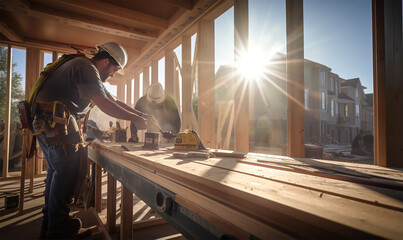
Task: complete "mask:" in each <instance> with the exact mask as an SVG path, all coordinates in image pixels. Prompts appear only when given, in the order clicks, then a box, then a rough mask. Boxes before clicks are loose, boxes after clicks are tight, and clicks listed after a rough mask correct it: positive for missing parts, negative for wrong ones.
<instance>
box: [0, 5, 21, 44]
mask: <svg viewBox="0 0 403 240" xmlns="http://www.w3.org/2000/svg"><path fill="white" fill-rule="evenodd" d="M5 15H7V12H5V11H0V16H1V17H0V32H1V34H3V35H4V36H5V37H6V38H7V39H8V40H10V41H14V42H22V41H24V38H23V36H21V34H20V33H18V32H17V30H16V29H15V28H13V27H11V26H10V24H9V23H8V22H6V21H7V19H6V18H5Z"/></svg>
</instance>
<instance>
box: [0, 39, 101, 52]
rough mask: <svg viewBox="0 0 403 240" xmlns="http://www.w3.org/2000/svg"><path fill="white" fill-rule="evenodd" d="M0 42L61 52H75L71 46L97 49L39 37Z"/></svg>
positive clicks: (90, 49) (89, 49) (91, 48)
mask: <svg viewBox="0 0 403 240" xmlns="http://www.w3.org/2000/svg"><path fill="white" fill-rule="evenodd" d="M0 43H3V44H9V45H11V46H17V47H24V48H39V49H43V50H47V51H52V52H53V51H57V52H60V53H75V52H76V50H75V49H73V48H72V47H71V46H74V47H77V48H80V49H87V50H88V51H95V48H94V46H91V47H89V46H79V45H75V44H64V43H57V42H51V41H43V40H37V39H30V38H25V39H24V42H23V43H22V42H13V41H6V40H0Z"/></svg>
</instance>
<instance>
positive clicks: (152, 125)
mask: <svg viewBox="0 0 403 240" xmlns="http://www.w3.org/2000/svg"><path fill="white" fill-rule="evenodd" d="M143 118H145V119H146V122H147V129H149V130H151V131H152V132H158V131H159V130H160V126H159V125H158V123H157V120H155V118H154V116H153V115H150V114H143Z"/></svg>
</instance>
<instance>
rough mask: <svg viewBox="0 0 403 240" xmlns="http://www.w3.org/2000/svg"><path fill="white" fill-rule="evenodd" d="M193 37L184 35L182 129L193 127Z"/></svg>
mask: <svg viewBox="0 0 403 240" xmlns="http://www.w3.org/2000/svg"><path fill="white" fill-rule="evenodd" d="M191 56H192V49H191V38H190V36H188V35H183V36H182V130H184V129H191V128H192V76H191V74H192V65H191Z"/></svg>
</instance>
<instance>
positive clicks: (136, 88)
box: [133, 74, 144, 107]
mask: <svg viewBox="0 0 403 240" xmlns="http://www.w3.org/2000/svg"><path fill="white" fill-rule="evenodd" d="M143 76H144V74H143ZM133 84H134V86H133V89H134V90H133V91H134V92H133V102H134V106H136V102H137V101H138V100H139V98H140V78H139V74H135V75H134V81H133ZM134 106H133V107H134Z"/></svg>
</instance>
